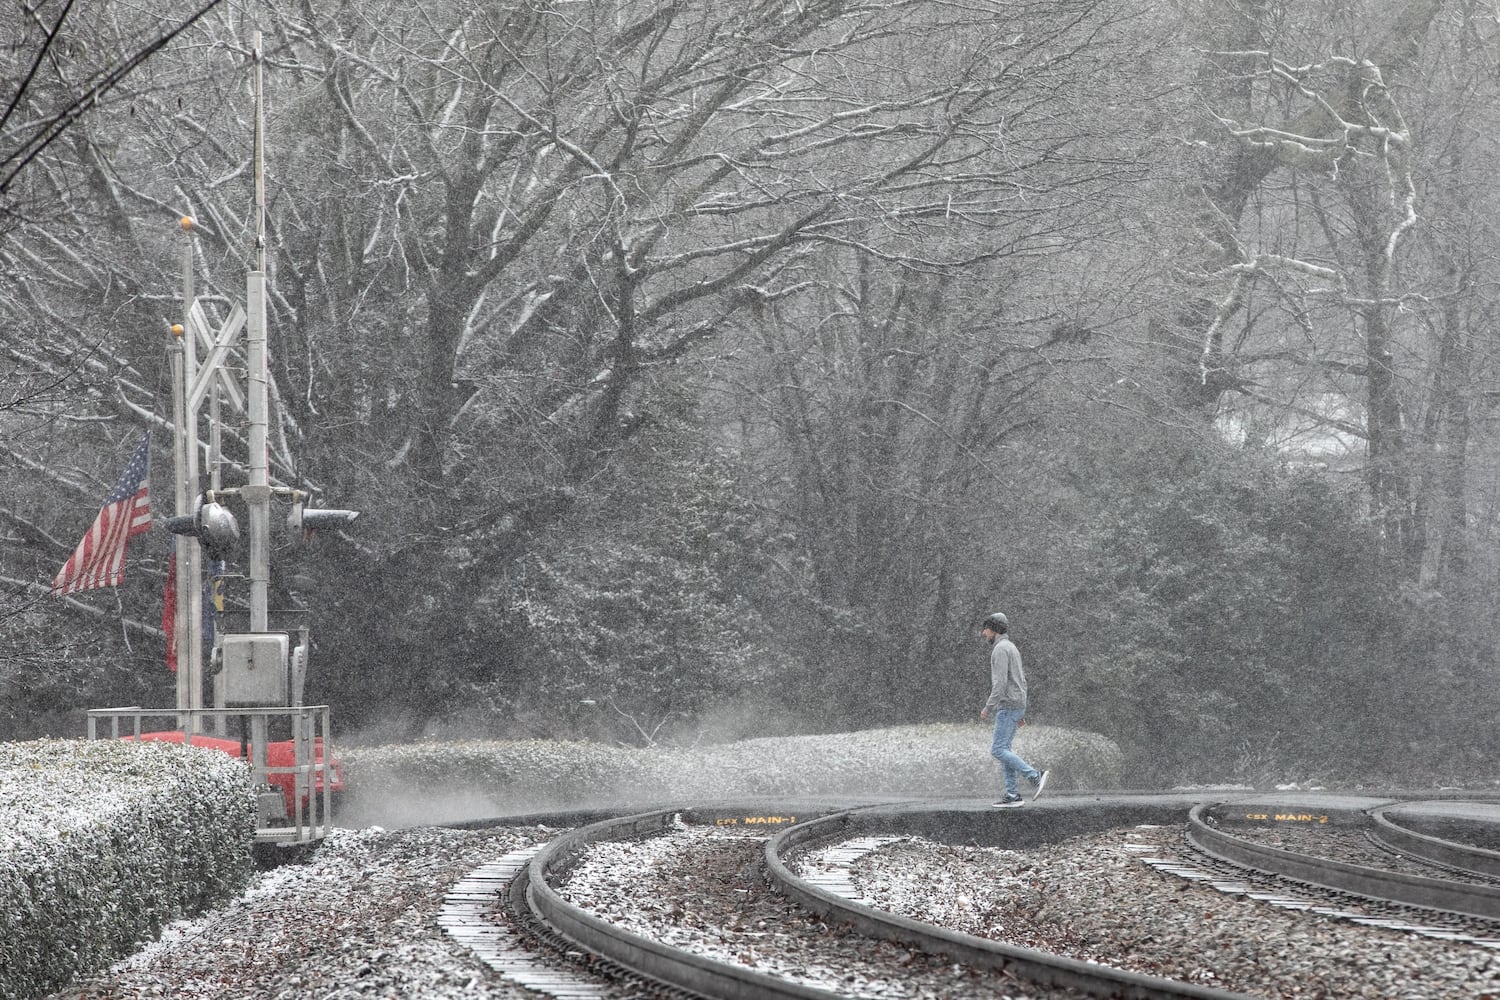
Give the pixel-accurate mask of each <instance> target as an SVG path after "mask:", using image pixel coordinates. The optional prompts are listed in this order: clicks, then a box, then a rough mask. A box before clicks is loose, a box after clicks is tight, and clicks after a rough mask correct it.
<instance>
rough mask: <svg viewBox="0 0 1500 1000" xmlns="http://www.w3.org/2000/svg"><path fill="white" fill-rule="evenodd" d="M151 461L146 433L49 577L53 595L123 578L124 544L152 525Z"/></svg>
mask: <svg viewBox="0 0 1500 1000" xmlns="http://www.w3.org/2000/svg"><path fill="white" fill-rule="evenodd" d="M150 462H151V435H150V434H147V435H145V436H144V437H142V438H141V446H140V447H139V448H137V449H136V450H135V456H134V457H133V458H131V460H130V464H129V465H127V466H125V471H124V472H122V473H121V474H120V479H119V481H118V482H116V483H115V488H114V489H112V490H110V491H109V495H108V496H106V497H105V498H104V506H103V507H102V508H100V510H99V516H98V517H96V518H94V523H93V524H92V525H90V526H89V530H88V533H87V534H85V535H84V536H83V541H81V542H79V543H78V548H76V549H74V550H73V554H72V555H71V556H69V557H68V561H67V562H66V563H64V564H63V568H62V569H60V570H58V571H57V576H55V577H53V578H52V593H53V594H54V595H55V596H58V597H61V596H62V595H64V594H76V593H78V592H79V591H81V590H93V589H94V588H95V587H117V586H119V584H120V581H121V580H123V579H125V546H126V544H127V543H128V542H129V541H130V539H131V538H132V537H134V536H135V535H139V534H140V533H141V532H143V531H145V530H146V529H147V528H149V527H151V497H150V492H149V489H148V483H149V481H150V477H149V470H150Z"/></svg>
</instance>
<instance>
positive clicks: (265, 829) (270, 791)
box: [88, 705, 342, 846]
mask: <svg viewBox="0 0 1500 1000" xmlns="http://www.w3.org/2000/svg"><path fill="white" fill-rule="evenodd" d="M163 720H166V721H165V725H164V726H163ZM328 723H329V709H328V706H327V705H296V706H288V707H264V708H262V707H257V708H204V709H168V708H141V707H140V706H138V705H132V706H129V707H126V708H96V709H91V710H90V711H89V712H88V738H89V739H91V740H97V739H124V740H133V741H137V742H141V741H157V742H172V743H184V744H188V745H190V746H200V747H208V748H211V749H216V750H220V751H223V752H225V753H227V754H229V755H230V756H232V757H239V758H241V759H244V760H245V761H246V762H247V764H248V765H249V767H250V780H251V783H252V784H253V785H254V786H255V787H256V788H257V789H258V790H259V795H258V798H257V810H256V826H255V841H256V843H258V844H275V845H281V846H296V845H301V844H310V843H313V842H315V841H319V840H322V839H323V838H324V837H326V836H328V834H329V832H330V831H331V830H332V829H333V793H334V791H335V787H334V786H335V785H336V784H341V783H342V776H341V775H340V773H339V771H338V768H337V764H336V762H335V761H334V758H333V751H332V744H331V743H330V741H329V738H328V733H329V730H328ZM151 726H155V727H160V728H149V727H151ZM273 726H274V728H275V729H276V730H278V731H282V732H286V733H288V734H289V736H288V738H286V739H281V740H272V739H271V736H272V730H273ZM288 751H290V752H289V753H288ZM273 796H274V798H273ZM278 799H279V801H280V804H279V806H278V804H277V801H276V800H278Z"/></svg>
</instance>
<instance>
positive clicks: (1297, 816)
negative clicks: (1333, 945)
mask: <svg viewBox="0 0 1500 1000" xmlns="http://www.w3.org/2000/svg"><path fill="white" fill-rule="evenodd" d="M1393 815H1394V811H1393V810H1392V809H1391V808H1390V807H1380V808H1377V809H1374V810H1333V811H1329V810H1303V809H1286V810H1281V811H1277V810H1252V811H1250V812H1249V813H1248V814H1247V813H1246V811H1245V810H1243V809H1234V808H1226V807H1225V806H1222V805H1209V804H1201V805H1198V806H1195V807H1193V809H1192V810H1191V811H1190V813H1189V815H1188V824H1187V829H1186V832H1185V838H1186V841H1187V843H1188V845H1189V846H1190V847H1191V848H1192V850H1193V851H1194V852H1195V854H1196V855H1197V857H1196V859H1195V863H1194V862H1190V863H1188V864H1187V865H1181V866H1178V867H1177V870H1178V871H1179V873H1181V874H1188V873H1189V872H1190V871H1192V870H1195V869H1196V870H1198V871H1200V872H1203V873H1204V875H1205V876H1206V877H1209V878H1210V879H1215V880H1223V881H1224V883H1225V884H1224V886H1223V888H1222V891H1226V892H1231V893H1243V894H1246V895H1250V896H1252V898H1263V899H1265V900H1266V901H1270V902H1273V903H1280V904H1282V905H1286V904H1288V903H1290V904H1292V905H1295V906H1297V907H1299V908H1305V907H1306V906H1308V905H1311V906H1323V907H1325V908H1329V909H1330V915H1336V916H1342V917H1345V918H1346V919H1353V920H1356V921H1360V922H1368V923H1373V924H1377V925H1381V926H1392V927H1402V928H1405V929H1409V930H1412V931H1414V932H1418V933H1425V934H1430V935H1432V936H1438V937H1443V938H1446V939H1451V940H1461V941H1467V942H1470V943H1475V944H1481V945H1484V946H1486V947H1494V948H1497V949H1500V879H1497V878H1496V877H1494V876H1492V875H1489V874H1485V873H1484V871H1483V870H1484V869H1485V868H1486V867H1489V866H1492V865H1494V863H1495V861H1496V860H1497V855H1496V854H1495V852H1493V851H1489V850H1486V849H1483V848H1479V847H1475V846H1472V845H1467V844H1464V843H1461V842H1458V841H1452V840H1444V839H1442V838H1439V837H1434V836H1431V835H1424V834H1419V833H1417V832H1415V831H1413V830H1410V829H1409V828H1407V827H1405V826H1403V825H1401V823H1399V822H1398V821H1397V820H1395V819H1393V818H1392V816H1393ZM1350 833H1352V834H1354V836H1353V837H1350V836H1347V835H1346V834H1350ZM1403 861H1406V862H1416V863H1417V864H1416V865H1415V868H1416V869H1425V870H1422V871H1419V870H1414V866H1412V865H1410V864H1403V863H1402V862H1403ZM1161 867H1162V869H1163V870H1166V871H1173V870H1174V865H1173V864H1172V863H1171V862H1168V863H1165V864H1163V865H1161ZM1288 884H1291V885H1295V886H1298V887H1299V889H1298V890H1297V891H1296V892H1292V893H1289V892H1288V891H1287V889H1286V886H1287V885H1288Z"/></svg>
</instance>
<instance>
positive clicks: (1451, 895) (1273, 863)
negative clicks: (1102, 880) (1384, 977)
mask: <svg viewBox="0 0 1500 1000" xmlns="http://www.w3.org/2000/svg"><path fill="white" fill-rule="evenodd" d="M1215 808H1218V806H1216V805H1215V804H1213V803H1200V804H1199V805H1196V806H1194V807H1193V808H1192V810H1191V811H1190V812H1189V813H1188V828H1187V840H1188V843H1190V844H1192V846H1193V847H1194V848H1196V849H1197V850H1200V851H1202V852H1203V853H1204V854H1206V855H1208V856H1209V857H1212V858H1216V859H1218V860H1220V861H1225V862H1228V863H1229V864H1233V865H1239V866H1241V867H1244V868H1251V869H1255V870H1258V871H1263V872H1270V873H1272V874H1275V875H1279V876H1282V877H1284V878H1289V879H1295V880H1296V881H1299V882H1305V883H1308V884H1310V885H1315V886H1319V887H1321V888H1324V889H1331V890H1334V891H1336V892H1348V893H1353V894H1355V895H1359V896H1366V897H1369V898H1372V899H1378V900H1382V901H1386V902H1395V903H1403V904H1407V905H1410V906H1420V907H1425V908H1427V909H1431V910H1447V911H1449V912H1452V913H1460V914H1463V915H1465V916H1471V917H1483V918H1486V919H1489V920H1500V889H1497V888H1495V887H1493V886H1486V885H1476V884H1474V883H1472V882H1461V881H1456V880H1452V879H1442V878H1430V877H1427V876H1422V875H1406V874H1403V873H1400V872H1391V871H1385V870H1382V869H1379V868H1371V867H1368V866H1366V865H1353V864H1348V863H1346V862H1342V861H1333V860H1330V859H1328V858H1319V857H1315V856H1312V855H1308V854H1300V853H1297V852H1295V851H1288V850H1284V849H1282V848H1279V847H1270V846H1267V845H1265V844H1259V843H1255V842H1254V841H1251V840H1247V839H1245V838H1243V837H1237V836H1235V835H1234V834H1232V833H1230V832H1228V831H1227V830H1225V829H1224V828H1223V827H1222V826H1220V825H1215V824H1214V822H1211V817H1212V815H1213V810H1214V809H1215Z"/></svg>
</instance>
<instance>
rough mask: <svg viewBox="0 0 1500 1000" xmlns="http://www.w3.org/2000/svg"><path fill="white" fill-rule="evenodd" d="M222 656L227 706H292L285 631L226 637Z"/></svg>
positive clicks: (222, 681)
mask: <svg viewBox="0 0 1500 1000" xmlns="http://www.w3.org/2000/svg"><path fill="white" fill-rule="evenodd" d="M223 644H224V645H223V650H222V655H223V657H224V672H223V675H222V677H221V678H220V680H221V683H222V685H223V686H222V688H221V690H222V691H223V697H224V705H225V706H226V707H229V708H236V707H241V706H268V705H287V704H290V694H291V684H290V660H289V658H288V645H289V644H288V639H287V635H286V633H285V632H251V633H244V634H238V635H226V636H224V638H223Z"/></svg>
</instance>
